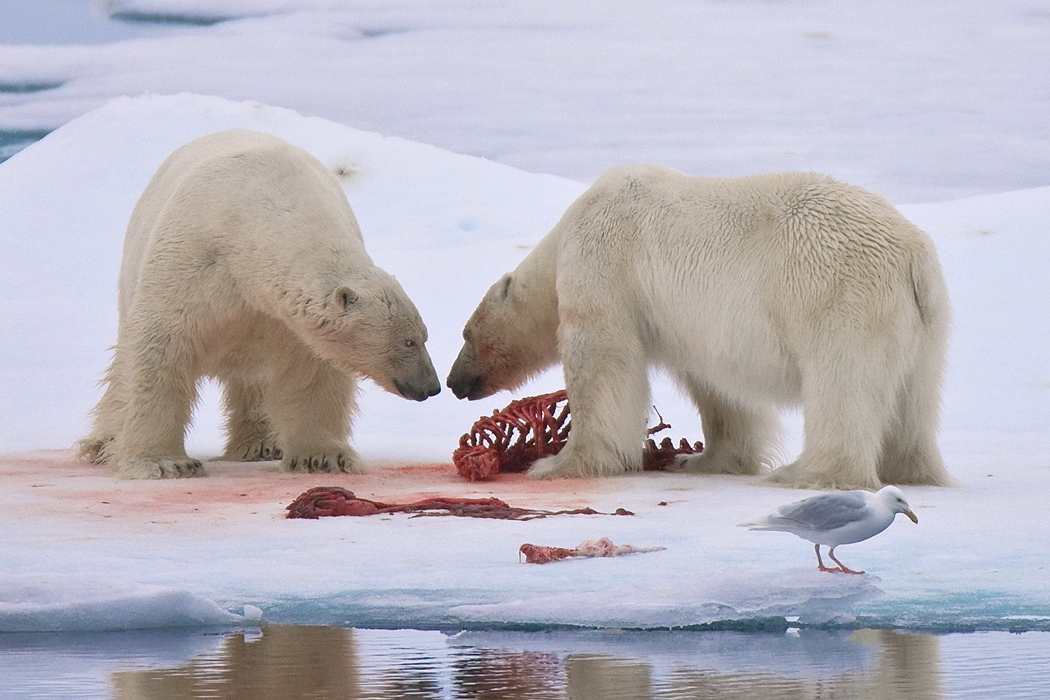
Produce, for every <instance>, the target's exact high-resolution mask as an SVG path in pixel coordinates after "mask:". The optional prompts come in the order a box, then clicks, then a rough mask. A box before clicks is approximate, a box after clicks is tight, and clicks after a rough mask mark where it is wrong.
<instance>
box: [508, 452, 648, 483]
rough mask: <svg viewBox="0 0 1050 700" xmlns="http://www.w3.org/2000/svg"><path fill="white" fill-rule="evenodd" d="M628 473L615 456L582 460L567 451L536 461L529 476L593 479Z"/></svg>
mask: <svg viewBox="0 0 1050 700" xmlns="http://www.w3.org/2000/svg"><path fill="white" fill-rule="evenodd" d="M626 471H630V470H629V469H628V468H627V466H626V465H625V464H624V461H623V460H621V459H619V458H617V457H615V456H613V457H611V458H606V459H600V458H597V457H592V458H581V457H579V456H578V455H573V454H571V453H568V450H567V449H566V450H562V451H561V452H559V453H558V454H556V455H553V456H551V457H544V458H543V459H538V460H536V461H535V462H534V463H533V465H532V467H530V468H529V471H528V472H527V474H528V475H529V476H530V477H532V478H533V479H593V478H595V477H601V476H613V475H615V474H623V473H624V472H626Z"/></svg>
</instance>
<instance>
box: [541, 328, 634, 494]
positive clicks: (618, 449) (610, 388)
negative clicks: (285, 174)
mask: <svg viewBox="0 0 1050 700" xmlns="http://www.w3.org/2000/svg"><path fill="white" fill-rule="evenodd" d="M566 316H568V318H573V315H572V314H566ZM566 316H563V317H562V321H561V323H560V325H559V328H558V335H559V336H560V337H559V343H558V345H559V350H560V352H561V355H562V366H563V369H564V372H565V389H566V392H567V394H568V398H569V408H570V410H571V411H572V430H571V431H570V432H569V439H568V441H567V442H566V444H565V447H564V448H563V449H562V451H561V452H559V453H558V454H557V455H554V456H553V457H545V458H543V459H541V460H537V461H536V463H535V464H533V466H532V468H531V469H529V476H531V477H534V478H540V479H546V478H553V477H583V478H586V477H599V476H612V475H614V474H621V473H623V472H628V471H638V470H640V469H641V467H642V446H643V443H644V441H645V428H646V420H647V419H648V416H649V373H648V363H647V360H646V356H645V353H644V350H643V348H642V346H641V343H640V342H639V339H638V338H637V336H636V335H635V334H632V333H630V332H624V331H621V330H619V329H617V327H616V325H617V323H616V321H614V320H612V319H607V318H596V317H594V316H591V317H589V318H583V317H582V316H580V315H575V318H576V320H575V321H570V320H568V319H567V318H566ZM620 325H622V322H620Z"/></svg>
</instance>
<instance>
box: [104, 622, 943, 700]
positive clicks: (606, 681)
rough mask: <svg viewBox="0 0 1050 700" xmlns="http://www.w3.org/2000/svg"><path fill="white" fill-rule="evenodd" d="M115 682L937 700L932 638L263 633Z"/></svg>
mask: <svg viewBox="0 0 1050 700" xmlns="http://www.w3.org/2000/svg"><path fill="white" fill-rule="evenodd" d="M111 680H112V684H113V689H114V698H116V700H183V699H190V698H223V699H230V700H240V699H244V700H248V699H249V698H250V699H252V700H269V699H271V698H272V699H274V700H277V699H281V700H284V699H286V698H316V699H318V700H329V699H335V698H340V699H342V698H353V699H372V698H384V699H396V698H420V699H424V698H426V699H429V698H434V699H437V698H464V699H466V698H470V699H471V700H496V699H499V700H525V699H539V698H565V699H572V700H615V699H616V698H629V699H631V700H646V699H648V698H669V699H670V698H673V699H675V700H678V699H683V700H684V699H690V700H693V699H706V698H723V699H726V698H728V699H733V698H740V699H741V700H743V699H746V700H755V699H756V698H763V699H764V698H769V699H771V700H779V699H780V698H784V699H787V698H792V699H795V698H814V699H816V698H865V699H873V700H896V699H898V698H901V699H903V698H913V699H918V700H923V699H927V698H929V699H936V698H941V697H943V693H942V690H941V679H940V661H939V653H938V637H936V636H934V635H930V634H905V633H898V632H893V631H890V630H861V631H859V632H854V633H848V632H814V631H803V633H802V634H801V635H799V634H798V633H797V632H792V633H789V634H787V635H747V634H735V635H734V634H732V633H730V634H722V633H712V632H699V633H623V634H620V635H619V636H616V635H610V634H607V633H604V634H603V633H597V632H595V633H555V634H545V633H532V634H526V633H466V634H463V635H457V636H455V637H451V638H450V637H446V636H445V635H442V634H440V633H437V632H412V631H382V630H353V629H343V628H336V627H299V626H283V625H269V626H267V627H265V628H263V630H262V632H261V633H255V634H251V633H249V634H247V635H246V634H244V633H236V634H231V635H229V636H228V637H226V638H225V640H224V641H223V643H222V645H221V647H220V648H219V649H217V650H216V651H214V652H210V653H206V654H202V655H198V656H196V657H194V658H193V659H191V660H190V661H189V662H187V663H185V664H184V665H182V666H179V667H177V668H170V669H152V670H128V671H118V672H116V673H113V674H112V677H111Z"/></svg>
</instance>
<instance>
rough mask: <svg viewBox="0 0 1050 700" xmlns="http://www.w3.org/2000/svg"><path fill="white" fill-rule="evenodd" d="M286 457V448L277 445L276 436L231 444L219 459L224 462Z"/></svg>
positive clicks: (261, 460) (258, 460)
mask: <svg viewBox="0 0 1050 700" xmlns="http://www.w3.org/2000/svg"><path fill="white" fill-rule="evenodd" d="M282 457H284V450H282V449H281V448H280V447H278V446H277V441H276V440H275V439H274V438H265V439H263V440H253V441H249V442H242V443H240V444H238V445H230V446H228V447H227V448H226V452H225V454H223V456H222V457H219V459H220V460H221V461H223V462H269V461H271V460H275V459H281V458H282Z"/></svg>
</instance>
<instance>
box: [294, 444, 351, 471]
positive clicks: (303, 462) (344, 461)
mask: <svg viewBox="0 0 1050 700" xmlns="http://www.w3.org/2000/svg"><path fill="white" fill-rule="evenodd" d="M281 467H282V468H284V470H285V471H289V472H308V473H311V474H314V473H326V474H339V473H342V474H361V473H362V472H363V469H362V468H361V458H360V457H358V456H357V452H355V451H354V450H353V449H351V448H349V447H344V448H339V449H329V450H318V451H317V452H308V453H306V454H297V455H290V454H285V456H284V458H283V459H282V461H281Z"/></svg>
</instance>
